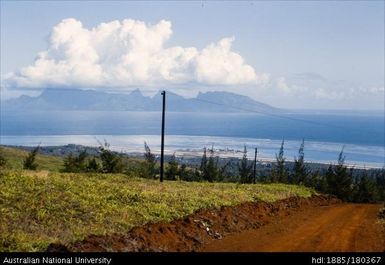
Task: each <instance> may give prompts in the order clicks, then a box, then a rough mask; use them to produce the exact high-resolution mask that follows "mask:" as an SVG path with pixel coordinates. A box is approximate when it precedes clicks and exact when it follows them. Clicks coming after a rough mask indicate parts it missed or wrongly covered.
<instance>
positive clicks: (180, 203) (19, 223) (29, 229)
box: [0, 171, 313, 251]
mask: <svg viewBox="0 0 385 265" xmlns="http://www.w3.org/2000/svg"><path fill="white" fill-rule="evenodd" d="M0 174H1V176H0V187H1V189H0V201H1V202H2V203H1V204H0V212H1V213H2V214H1V215H0V224H1V226H0V251H42V250H45V249H46V248H47V246H48V245H49V244H50V243H53V242H59V243H64V244H68V243H71V242H75V241H78V240H81V239H83V238H85V237H86V236H88V235H106V234H113V233H125V232H128V231H129V230H130V229H131V228H133V227H135V226H141V225H144V224H146V223H149V222H151V223H152V222H158V221H166V222H169V221H172V220H174V219H178V218H182V217H184V216H187V215H190V214H192V213H194V212H195V211H196V210H198V209H202V208H212V207H220V206H223V205H236V204H239V203H242V202H254V201H268V202H273V201H276V200H280V199H284V198H288V197H292V196H301V197H309V196H311V195H312V194H313V191H312V190H311V189H308V188H304V187H299V186H294V185H284V184H257V185H239V184H229V183H197V182H182V181H165V182H164V183H160V182H159V181H156V180H150V179H140V178H129V177H127V176H126V175H121V174H64V173H62V174H59V173H47V172H43V173H41V172H31V171H18V172H15V171H2V172H1V173H0Z"/></svg>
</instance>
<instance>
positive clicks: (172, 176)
mask: <svg viewBox="0 0 385 265" xmlns="http://www.w3.org/2000/svg"><path fill="white" fill-rule="evenodd" d="M178 168H179V164H178V161H177V160H176V156H175V153H174V154H173V155H172V156H171V159H170V161H169V162H168V165H167V168H166V172H165V173H166V174H165V177H166V179H168V180H176V177H177V176H178V174H179V169H178Z"/></svg>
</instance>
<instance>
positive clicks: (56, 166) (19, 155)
mask: <svg viewBox="0 0 385 265" xmlns="http://www.w3.org/2000/svg"><path fill="white" fill-rule="evenodd" d="M0 153H1V154H2V155H3V157H5V158H6V160H7V164H6V168H8V169H14V170H20V169H23V161H24V159H25V158H26V157H27V156H28V152H27V151H24V150H20V149H17V148H10V147H5V146H0ZM36 163H37V164H38V166H37V169H38V170H49V171H60V169H62V167H63V159H62V158H61V157H57V156H49V155H42V154H39V153H38V154H37V156H36Z"/></svg>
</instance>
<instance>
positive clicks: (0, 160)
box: [0, 148, 7, 169]
mask: <svg viewBox="0 0 385 265" xmlns="http://www.w3.org/2000/svg"><path fill="white" fill-rule="evenodd" d="M2 151H3V149H2V148H0V169H2V168H5V166H6V164H7V159H6V158H5V156H4V154H3V152H2Z"/></svg>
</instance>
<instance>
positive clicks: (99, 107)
mask: <svg viewBox="0 0 385 265" xmlns="http://www.w3.org/2000/svg"><path fill="white" fill-rule="evenodd" d="M3 106H4V108H5V109H6V110H29V111H31V110H61V111H67V110H90V111H92V110H95V111H158V110H160V109H161V95H160V93H157V94H156V95H155V96H154V97H149V96H144V95H143V94H142V93H141V92H140V90H139V89H136V90H134V91H132V92H131V93H130V94H123V93H106V92H101V91H97V90H80V89H45V90H44V91H43V92H42V94H41V95H39V96H37V97H31V96H25V95H23V96H20V97H18V98H13V99H9V100H7V101H5V102H3ZM167 111H175V112H248V111H255V112H262V113H266V112H267V113H280V112H282V111H283V110H281V109H278V108H275V107H272V106H269V105H267V104H264V103H261V102H258V101H255V100H253V99H251V98H249V97H247V96H242V95H238V94H235V93H229V92H206V93H199V94H198V95H197V97H196V98H184V97H182V96H179V95H177V94H175V93H172V92H167Z"/></svg>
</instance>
